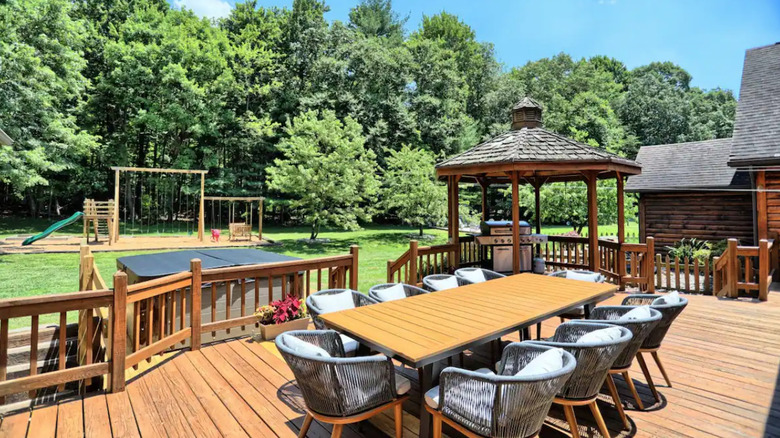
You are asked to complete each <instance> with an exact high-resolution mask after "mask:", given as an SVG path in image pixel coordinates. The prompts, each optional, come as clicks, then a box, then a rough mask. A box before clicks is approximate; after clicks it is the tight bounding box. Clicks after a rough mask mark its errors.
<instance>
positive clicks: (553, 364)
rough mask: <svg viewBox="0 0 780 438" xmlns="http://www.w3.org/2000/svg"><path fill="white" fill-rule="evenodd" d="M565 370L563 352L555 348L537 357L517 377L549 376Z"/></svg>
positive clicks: (516, 374)
mask: <svg viewBox="0 0 780 438" xmlns="http://www.w3.org/2000/svg"><path fill="white" fill-rule="evenodd" d="M561 368H563V350H561V349H560V348H553V349H552V350H547V351H545V352H544V353H542V354H540V355H539V356H536V358H534V359H533V360H532V361H531V362H528V365H526V366H524V367H523V368H522V369H521V370H520V371H518V372H517V373H515V376H517V377H529V376H536V375H539V374H547V373H551V372H553V371H558V370H559V369H561Z"/></svg>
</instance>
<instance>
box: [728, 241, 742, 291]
mask: <svg viewBox="0 0 780 438" xmlns="http://www.w3.org/2000/svg"><path fill="white" fill-rule="evenodd" d="M737 244H738V242H737V239H729V241H728V252H729V260H728V268H727V271H726V279H727V281H728V283H727V284H728V296H729V297H732V298H736V297H738V296H739V290H737V281H739V279H738V278H737V277H738V275H739V274H738V271H739V265H738V263H739V257H738V256H737Z"/></svg>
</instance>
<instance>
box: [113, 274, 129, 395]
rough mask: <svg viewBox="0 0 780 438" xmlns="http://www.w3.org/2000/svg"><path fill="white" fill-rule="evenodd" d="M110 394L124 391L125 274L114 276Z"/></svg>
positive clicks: (125, 349) (125, 347)
mask: <svg viewBox="0 0 780 438" xmlns="http://www.w3.org/2000/svg"><path fill="white" fill-rule="evenodd" d="M111 325H112V327H111V362H110V363H111V366H110V373H111V375H110V379H111V392H121V391H124V390H125V354H126V352H127V346H126V343H127V274H125V273H124V272H122V271H119V272H117V273H116V274H114V302H113V305H112V306H111Z"/></svg>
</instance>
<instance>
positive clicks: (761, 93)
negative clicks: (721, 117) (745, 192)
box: [728, 43, 780, 167]
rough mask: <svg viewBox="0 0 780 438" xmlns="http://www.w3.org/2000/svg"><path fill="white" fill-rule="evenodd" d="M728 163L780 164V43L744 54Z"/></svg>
mask: <svg viewBox="0 0 780 438" xmlns="http://www.w3.org/2000/svg"><path fill="white" fill-rule="evenodd" d="M728 163H729V165H730V166H735V167H739V166H755V165H759V166H761V165H774V164H780V43H775V44H772V45H769V46H764V47H758V48H755V49H750V50H748V51H747V52H746V53H745V65H744V67H743V70H742V85H741V89H740V93H739V104H738V106H737V117H736V120H735V122H734V136H733V144H732V147H731V155H730V157H729V162H728Z"/></svg>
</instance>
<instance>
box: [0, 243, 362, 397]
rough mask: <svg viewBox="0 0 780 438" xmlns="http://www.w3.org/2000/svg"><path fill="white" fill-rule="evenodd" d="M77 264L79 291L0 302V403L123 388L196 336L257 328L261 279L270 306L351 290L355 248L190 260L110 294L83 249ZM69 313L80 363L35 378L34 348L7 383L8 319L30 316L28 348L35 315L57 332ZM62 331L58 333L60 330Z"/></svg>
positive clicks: (118, 279) (34, 337) (34, 336)
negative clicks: (216, 263)
mask: <svg viewBox="0 0 780 438" xmlns="http://www.w3.org/2000/svg"><path fill="white" fill-rule="evenodd" d="M81 267H82V268H81V269H80V284H81V288H82V289H85V290H84V291H80V292H73V293H65V294H57V295H46V296H39V297H30V298H13V299H6V300H0V404H3V403H5V396H7V395H9V394H15V393H19V392H25V391H31V394H30V395H31V396H34V391H36V390H38V389H41V388H47V387H51V386H58V385H64V384H66V383H69V382H73V381H82V380H87V379H91V378H95V377H99V376H106V377H107V378H108V382H109V384H108V385H107V386H108V389H110V390H111V391H121V390H123V389H124V385H125V370H127V369H129V368H132V367H134V366H136V365H138V364H139V363H140V362H142V361H144V360H149V359H151V358H152V357H153V356H155V355H159V354H164V353H166V352H168V351H171V350H172V349H175V348H181V347H184V346H186V345H187V344H189V348H190V349H193V350H197V349H199V348H200V346H201V339H202V335H204V334H206V333H214V332H222V331H225V332H227V333H229V332H230V329H232V328H238V327H253V326H255V325H256V324H257V321H256V318H255V317H254V308H253V306H254V305H256V304H257V303H258V302H260V292H261V291H260V284H261V280H262V281H266V282H267V294H268V295H267V299H268V301H269V302H270V301H273V300H274V298H282V297H283V296H285V295H288V294H294V295H297V296H299V297H301V298H305V297H306V296H308V295H309V294H310V293H311V292H313V291H316V290H319V289H324V288H326V287H327V288H343V287H351V288H353V289H356V288H357V284H358V269H357V268H358V248H357V247H356V246H353V247H352V248H351V250H350V254H347V255H342V256H332V257H322V258H315V259H309V260H295V261H289V262H279V263H269V264H265V265H251V266H238V267H231V268H218V269H209V270H205V271H201V264H200V261H199V260H192V261H191V264H190V270H189V271H187V272H181V273H178V274H173V275H170V276H167V277H162V278H158V279H155V280H151V281H146V282H142V283H137V284H134V285H128V284H127V275H126V274H125V273H124V272H117V273H116V274H115V275H114V288H113V290H111V289H108V288H103V289H95V288H97V287H99V286H100V285H103V286H105V285H104V284H103V282H102V279H101V278H100V275H99V272H98V271H97V269H96V266H95V265H94V260H93V258H92V255H91V254H89V252H88V251H85V252H84V253H83V254H82V256H81ZM231 283H233V284H237V285H239V288H240V294H241V296H240V297H239V298H238V300H239V301H240V303H241V305H240V310H239V311H238V312H237V313H238V314H235V315H232V314H231V304H232V302H233V299H231V297H230V294H231V289H232V288H231V287H229V285H230V284H231ZM217 284H225V285H227V286H228V287H226V289H225V293H226V294H227V299H226V300H225V303H226V307H225V308H224V312H222V311H218V310H217V309H216V293H215V291H216V290H217V286H216V285H217ZM249 285H251V286H252V287H248V286H249ZM277 285H278V287H277ZM279 288H281V293H277V294H276V296H275V295H274V292H275V290H276V291H277V292H278V290H277V289H279ZM91 289H95V290H91ZM264 292H266V291H264ZM250 294H251V295H252V296H253V298H254V299H253V300H251V302H252V305H253V306H252V307H250V306H247V302H248V301H250V300H248V297H249V296H250ZM204 299H206V300H209V301H210V302H211V304H210V306H206V309H210V311H211V316H212V318H211V320H210V321H208V322H202V321H201V315H202V312H204V307H203V306H202V304H201V302H202V300H204ZM207 302H208V301H207ZM100 309H108V311H107V313H108V316H107V318H105V319H106V320H107V322H109V323H110V328H111V329H110V335H109V336H108V337H107V345H106V350H107V351H108V358H109V359H108V361H106V362H96V361H94V358H95V357H96V355H95V347H94V345H95V343H94V342H90V341H89V340H90V339H95V338H96V335H95V333H96V327H98V326H97V325H92V326H90V324H100V319H99V318H96V317H94V315H98V314H100V312H101V310H100ZM71 311H79V312H80V315H83V317H80V319H79V326H80V327H79V332H81V331H82V327H81V325H85V327H84V328H83V330H84V333H85V335H84V336H83V337H80V338H79V344H82V343H83V344H85V345H84V346H83V348H84V351H85V353H84V357H85V359H84V362H85V363H81V362H79V364H77V365H76V366H70V367H69V364H67V362H66V361H65V360H60V362H59V369H57V370H55V371H49V372H45V373H40V374H39V373H38V366H37V362H38V360H37V349H35V348H31V349H30V351H31V353H30V371H29V375H28V376H24V377H19V378H14V379H11V380H8V379H7V372H6V371H7V360H8V350H9V346H8V345H9V343H8V335H9V324H10V323H9V321H11V320H14V319H19V318H29V320H30V322H31V325H30V332H31V333H30V345H33V346H35V345H37V344H38V320H39V318H40V316H41V315H47V314H52V313H53V314H56V315H59V317H60V323H61V327H65V326H66V325H67V324H66V323H67V312H71ZM90 315H92V316H90ZM61 333H64V331H63V330H61ZM243 334H245V332H243V331H239V330H236V331H235V332H234V334H233V335H234V336H241V335H243ZM61 336H64V334H63V335H61ZM98 337H99V336H98ZM60 340H61V341H62V340H63V339H62V338H61V339H60ZM65 345H66V343H65V342H64V341H63V342H61V343H60V347H59V348H60V357H63V355H64V354H65V350H64V349H65ZM79 348H80V349H81V345H80V346H79Z"/></svg>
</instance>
